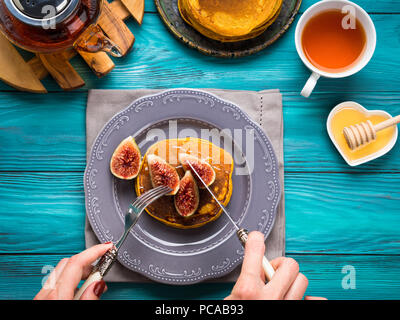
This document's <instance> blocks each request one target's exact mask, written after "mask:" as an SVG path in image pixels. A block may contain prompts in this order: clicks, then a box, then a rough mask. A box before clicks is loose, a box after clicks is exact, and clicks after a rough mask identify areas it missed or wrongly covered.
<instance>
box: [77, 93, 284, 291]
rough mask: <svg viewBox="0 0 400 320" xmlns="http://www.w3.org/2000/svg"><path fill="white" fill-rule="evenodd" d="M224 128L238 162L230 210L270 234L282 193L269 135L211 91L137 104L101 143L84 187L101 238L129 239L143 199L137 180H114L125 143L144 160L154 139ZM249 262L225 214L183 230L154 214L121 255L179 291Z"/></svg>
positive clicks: (140, 225) (134, 231) (248, 224)
mask: <svg viewBox="0 0 400 320" xmlns="http://www.w3.org/2000/svg"><path fill="white" fill-rule="evenodd" d="M170 124H172V126H170ZM171 128H172V129H171ZM174 128H176V129H174ZM216 128H217V129H225V130H224V131H223V132H224V134H222V135H221V136H217V138H218V139H219V140H220V141H221V142H223V143H225V145H223V146H224V148H225V149H229V148H231V150H232V153H233V155H234V159H235V171H234V174H233V177H232V179H233V194H232V198H231V201H230V203H229V205H228V207H227V209H228V211H229V212H230V214H231V216H232V217H233V219H234V220H235V221H238V223H239V224H240V226H242V227H245V228H247V229H248V230H259V231H261V232H263V233H264V234H265V235H268V234H269V232H270V231H271V228H272V225H273V223H274V219H275V213H276V208H277V205H278V203H279V200H280V194H281V188H280V185H279V176H278V163H277V159H276V156H275V154H274V151H273V149H272V146H271V143H270V141H269V140H268V138H267V136H266V135H265V134H264V132H263V131H262V129H261V128H260V127H259V126H258V125H257V124H256V123H254V122H253V121H251V120H250V119H249V117H248V116H247V115H246V114H245V113H243V111H242V110H241V109H240V108H239V107H238V106H236V105H234V104H232V103H230V102H228V101H224V100H222V99H220V98H218V97H216V96H214V95H211V94H209V93H206V92H204V91H200V90H188V89H174V90H168V91H165V92H163V93H159V94H156V95H153V96H147V97H143V98H141V99H139V100H136V101H135V102H133V103H132V104H131V105H130V106H128V107H127V108H126V109H125V110H123V111H122V112H120V113H118V114H117V115H115V116H114V117H113V118H112V119H111V120H110V121H109V122H108V123H107V124H106V125H105V127H104V128H103V129H102V131H101V132H100V134H99V135H98V137H97V138H96V140H95V142H94V145H93V147H92V151H91V154H90V156H89V159H88V164H87V167H86V171H85V175H84V186H85V194H86V210H87V216H88V218H89V221H90V223H91V226H92V228H93V230H94V232H95V233H96V235H97V237H98V239H99V240H100V241H101V242H106V241H116V240H117V239H118V238H119V237H120V236H121V234H122V231H123V215H124V212H125V210H126V209H127V208H128V205H129V203H130V202H132V201H133V200H134V199H135V197H136V195H135V191H134V182H133V181H121V180H119V179H116V178H114V177H113V175H112V174H111V173H110V169H109V162H110V158H111V155H112V153H113V152H114V149H115V148H116V147H117V146H118V144H119V143H120V142H121V140H123V139H124V138H125V137H127V136H129V135H132V136H134V137H135V139H136V141H137V143H138V145H139V147H140V149H141V152H142V154H144V153H145V152H146V150H147V149H148V147H149V146H151V145H152V144H153V143H154V142H155V140H152V139H151V137H152V134H154V133H157V134H162V135H163V134H165V138H177V137H183V136H196V135H197V136H198V137H200V134H201V133H203V134H204V132H206V131H205V130H206V129H209V130H210V129H211V130H212V129H214V132H215V129H216ZM152 129H156V130H152ZM231 136H233V137H234V138H232V137H231ZM246 138H247V140H246ZM210 139H211V138H210ZM240 140H243V142H242V143H240V144H239V142H240ZM213 142H214V143H218V142H219V141H217V140H214V141H213ZM252 149H253V150H254V151H253V150H252ZM246 153H248V154H247V155H246ZM253 154H254V156H253ZM253 159H254V161H253ZM253 163H254V165H253ZM251 168H254V169H253V170H252V169H251ZM242 258H243V249H242V247H241V245H240V243H239V240H238V239H237V237H236V234H235V229H234V227H233V226H232V224H231V223H230V222H229V220H228V219H227V218H226V217H225V216H224V215H221V216H220V217H219V218H218V219H217V220H216V221H213V222H210V223H208V224H206V225H205V226H202V227H200V228H196V229H187V230H181V229H175V228H172V227H168V226H166V225H164V224H162V223H161V222H159V221H157V220H155V219H153V218H152V217H150V216H149V215H148V214H146V213H143V215H142V216H141V217H140V220H139V222H138V223H137V225H136V226H135V227H134V228H133V229H132V231H131V233H130V234H129V236H128V237H127V240H126V241H125V243H124V245H123V246H122V247H121V249H120V252H119V255H118V259H119V261H120V262H121V263H122V264H123V265H124V266H125V267H127V268H128V269H131V270H133V271H136V272H139V273H141V274H142V275H144V276H146V277H148V278H150V279H153V280H155V281H158V282H163V283H169V284H178V285H184V284H193V283H196V282H200V281H203V280H205V279H209V278H216V277H221V276H223V275H225V274H227V273H229V272H230V271H232V270H233V269H234V268H235V267H236V266H238V265H239V264H240V263H241V261H242Z"/></svg>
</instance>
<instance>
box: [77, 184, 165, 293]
mask: <svg viewBox="0 0 400 320" xmlns="http://www.w3.org/2000/svg"><path fill="white" fill-rule="evenodd" d="M171 191H172V189H171V188H169V187H167V186H159V187H156V188H154V189H151V190H149V191H147V192H146V193H144V194H142V195H141V196H140V197H137V198H136V200H135V201H134V202H133V203H131V204H130V205H129V208H128V210H127V212H126V214H125V230H124V233H123V234H122V236H121V238H120V239H119V240H118V241H117V242H116V243H115V244H114V247H113V248H111V249H110V250H109V251H107V252H106V253H105V254H104V255H103V256H102V257H101V258H100V260H99V262H98V263H97V264H96V265H95V266H94V267H93V270H92V272H91V273H90V275H89V277H88V278H87V280H86V281H85V283H84V284H83V285H82V287H80V289H79V290H78V292H77V293H76V294H75V296H74V300H79V299H80V297H81V296H82V294H83V292H84V291H85V290H86V288H87V287H89V286H90V285H91V284H92V283H93V282H96V281H100V280H101V279H103V277H104V276H105V275H106V274H107V272H108V271H109V270H110V269H111V266H112V264H113V263H114V261H115V260H116V259H117V255H118V251H119V249H120V248H121V246H122V244H123V243H124V241H125V239H126V237H127V236H128V234H129V231H130V230H131V229H132V227H133V226H134V225H135V224H136V223H137V221H138V220H139V217H140V215H141V214H142V212H143V211H144V209H145V208H146V207H147V206H148V205H150V204H151V203H152V202H154V201H156V200H157V199H159V198H161V197H162V196H164V195H166V194H167V193H170V192H171Z"/></svg>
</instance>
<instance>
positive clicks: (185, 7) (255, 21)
mask: <svg viewBox="0 0 400 320" xmlns="http://www.w3.org/2000/svg"><path fill="white" fill-rule="evenodd" d="M282 1H283V0H178V6H179V11H180V13H181V16H182V18H183V19H184V20H185V21H186V22H187V23H188V24H190V25H191V26H192V27H193V28H195V29H196V30H197V31H199V32H200V33H201V34H203V35H205V36H206V37H208V38H211V39H214V40H218V41H221V42H234V41H241V40H246V39H250V38H254V37H256V36H258V35H260V34H261V33H263V32H264V31H265V30H266V29H267V28H268V27H269V26H270V25H271V24H272V23H273V22H274V21H275V20H276V18H277V17H278V15H279V13H280V10H281V7H282Z"/></svg>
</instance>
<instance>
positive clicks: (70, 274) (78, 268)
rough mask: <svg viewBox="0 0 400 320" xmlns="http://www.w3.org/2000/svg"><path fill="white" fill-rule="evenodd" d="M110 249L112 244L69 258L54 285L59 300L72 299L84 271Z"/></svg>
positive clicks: (97, 246) (98, 246)
mask: <svg viewBox="0 0 400 320" xmlns="http://www.w3.org/2000/svg"><path fill="white" fill-rule="evenodd" d="M112 247H113V244H112V243H106V244H99V245H96V246H93V247H91V248H89V249H87V250H85V251H83V252H81V253H79V254H77V255H75V256H72V257H71V258H69V260H68V262H67V265H66V266H65V267H64V270H63V272H62V273H61V275H60V277H59V279H58V281H57V284H56V287H57V292H58V295H59V299H70V298H72V297H73V296H74V291H75V288H76V287H77V286H78V284H79V282H80V281H81V280H82V277H83V274H84V272H85V270H86V271H87V270H88V269H90V268H91V264H92V263H93V262H94V261H96V260H97V259H98V258H100V257H101V256H102V255H104V254H105V253H106V252H107V251H108V250H109V249H111V248H112Z"/></svg>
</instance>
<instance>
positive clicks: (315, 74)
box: [295, 0, 376, 98]
mask: <svg viewBox="0 0 400 320" xmlns="http://www.w3.org/2000/svg"><path fill="white" fill-rule="evenodd" d="M346 6H352V7H353V9H354V10H355V11H354V12H355V17H356V18H357V20H358V21H359V22H360V23H361V25H362V26H363V27H364V30H365V35H366V48H365V50H364V51H363V53H362V56H361V57H360V58H358V60H357V62H356V63H355V64H352V65H351V66H350V67H349V69H347V70H345V71H343V72H326V71H323V70H320V69H318V68H317V67H316V66H314V65H313V64H312V63H311V62H310V61H309V60H308V59H307V57H306V56H305V54H304V52H303V46H302V43H301V36H302V33H303V29H304V27H305V25H306V24H307V22H308V21H309V20H310V19H311V18H312V17H314V16H315V15H317V14H319V13H321V12H323V11H327V10H334V9H336V10H343V8H349V7H346ZM295 42H296V50H297V53H298V54H299V56H300V58H301V60H302V61H303V63H304V64H305V65H306V66H307V67H308V68H309V69H310V70H311V71H312V74H311V76H310V77H309V79H308V80H307V82H306V84H305V86H304V88H303V90H302V91H301V95H302V96H304V97H306V98H307V97H309V96H310V94H311V92H312V91H313V89H314V87H315V85H316V84H317V81H318V79H319V78H320V76H324V77H327V78H344V77H348V76H351V75H353V74H355V73H356V72H358V71H360V70H361V69H362V68H364V67H365V66H366V64H367V63H368V62H369V60H370V59H371V58H372V55H373V53H374V51H375V46H376V31H375V26H374V23H373V22H372V20H371V18H370V16H369V15H368V13H367V12H365V11H364V9H362V8H361V7H360V6H358V5H357V4H355V3H353V2H350V1H347V0H323V1H320V2H317V3H315V4H314V5H312V6H311V7H309V8H308V9H307V10H306V11H305V12H304V13H303V15H302V16H301V18H300V20H299V22H298V23H297V26H296V32H295Z"/></svg>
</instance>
